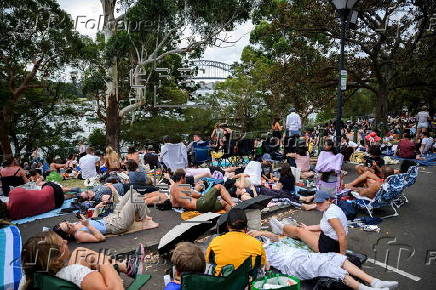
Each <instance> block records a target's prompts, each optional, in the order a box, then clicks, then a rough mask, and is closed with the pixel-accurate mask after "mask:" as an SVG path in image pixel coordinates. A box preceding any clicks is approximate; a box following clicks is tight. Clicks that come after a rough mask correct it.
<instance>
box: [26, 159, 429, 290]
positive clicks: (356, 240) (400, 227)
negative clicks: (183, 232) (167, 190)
mask: <svg viewBox="0 0 436 290" xmlns="http://www.w3.org/2000/svg"><path fill="white" fill-rule="evenodd" d="M346 170H348V171H349V172H352V171H351V167H350V166H349V165H348V166H347V165H346ZM435 173H436V168H435V167H433V168H422V169H420V173H419V177H418V180H417V183H416V184H415V185H413V186H412V187H411V188H409V189H408V191H407V193H408V198H409V203H408V204H407V205H405V206H403V207H402V208H400V210H399V212H400V216H398V217H394V218H391V219H387V220H384V221H383V223H381V224H380V227H381V232H380V233H374V232H364V231H361V230H357V229H351V230H350V233H349V238H348V244H349V248H350V249H351V250H354V251H357V252H361V253H364V254H366V255H368V256H369V258H370V260H372V261H373V263H371V262H367V263H366V264H365V265H364V267H365V270H366V271H367V272H368V273H370V274H372V275H374V276H376V277H379V278H381V279H385V280H389V279H392V280H398V281H400V289H401V290H403V289H404V290H405V289H411V290H412V289H413V290H415V289H420V290H431V289H436V286H435V285H436V226H435V224H434V223H435V220H436V195H435V194H436V189H435V188H436V178H435V176H436V175H435ZM352 178H354V175H353V174H351V173H350V174H349V176H347V177H346V181H349V180H351V179H352ZM384 213H385V212H380V214H381V215H383V214H384ZM152 216H153V217H154V219H155V220H156V221H157V222H159V223H160V225H161V226H160V227H159V228H157V229H153V230H149V231H142V232H138V233H134V234H130V235H125V236H119V237H113V238H110V239H108V240H107V241H105V242H103V243H99V244H86V245H82V246H86V247H89V248H91V249H94V250H99V249H102V248H106V249H112V250H116V251H117V252H119V253H123V252H128V251H130V250H132V249H134V248H135V247H136V245H137V244H138V243H140V242H142V243H144V244H145V245H148V246H150V245H156V243H158V241H159V239H160V238H161V237H162V236H163V235H164V234H165V233H166V232H167V231H168V230H169V229H170V228H172V227H173V226H174V225H176V224H178V223H179V222H180V217H179V214H177V213H175V212H173V211H163V212H162V211H155V210H154V209H153V210H152ZM292 216H293V217H294V218H296V219H297V220H298V221H301V222H303V223H305V224H308V225H309V224H315V223H318V222H319V220H320V218H321V213H319V212H315V211H311V212H303V211H296V212H295V211H294V213H292ZM64 219H67V220H71V221H74V220H75V217H74V216H73V215H65V216H62V217H56V218H52V219H47V220H43V221H36V222H33V223H29V224H25V225H22V226H20V229H21V232H22V236H23V241H25V240H26V239H27V238H28V237H29V236H32V235H33V234H35V233H37V232H38V231H40V230H41V229H42V227H43V226H53V225H54V224H56V223H57V222H59V221H62V220H64ZM76 246H77V244H75V243H72V244H71V245H70V247H71V248H75V247H76ZM376 261H378V262H379V263H382V264H387V265H389V266H392V267H394V268H395V269H393V270H386V268H383V267H382V266H379V265H376V264H374V262H375V263H377V262H376ZM167 268H168V266H167V265H161V264H160V265H153V266H152V267H150V268H149V269H148V272H149V273H150V274H152V276H153V277H152V280H151V281H150V282H149V283H147V285H146V286H147V287H146V288H144V289H161V287H162V285H163V275H164V273H165V271H166V269H167ZM125 281H126V283H129V282H130V279H125Z"/></svg>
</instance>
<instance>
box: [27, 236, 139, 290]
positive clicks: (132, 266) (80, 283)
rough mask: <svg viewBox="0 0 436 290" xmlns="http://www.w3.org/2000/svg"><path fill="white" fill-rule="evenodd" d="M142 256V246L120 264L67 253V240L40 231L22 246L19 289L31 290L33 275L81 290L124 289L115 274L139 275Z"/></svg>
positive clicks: (102, 257) (84, 251)
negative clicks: (59, 281) (50, 278)
mask: <svg viewBox="0 0 436 290" xmlns="http://www.w3.org/2000/svg"><path fill="white" fill-rule="evenodd" d="M144 257H145V254H144V247H143V246H142V245H140V246H139V247H138V248H137V249H136V251H135V253H134V254H133V255H129V256H127V257H126V259H125V260H123V261H121V262H120V261H119V260H118V259H117V260H115V259H112V258H110V257H108V256H105V255H104V254H103V253H97V252H94V251H92V250H89V249H87V248H83V247H78V248H76V249H75V250H74V251H73V252H70V250H69V249H68V245H67V241H66V240H64V239H62V238H61V237H60V236H59V235H57V234H56V233H55V232H53V231H46V232H42V233H39V234H38V235H36V236H33V237H31V238H29V239H28V240H27V242H26V243H25V244H24V246H23V250H22V253H21V262H22V265H23V270H24V274H25V285H24V288H23V289H34V287H33V282H34V281H33V279H34V275H35V274H36V273H41V274H43V275H49V276H55V277H58V278H60V279H63V280H66V281H69V282H72V283H74V284H75V285H76V286H77V287H79V289H84V290H88V289H89V290H90V289H114V290H117V289H124V286H123V281H122V279H121V277H120V275H119V273H120V272H121V273H124V274H126V275H128V276H130V277H132V278H134V277H136V276H137V275H141V274H143V272H144Z"/></svg>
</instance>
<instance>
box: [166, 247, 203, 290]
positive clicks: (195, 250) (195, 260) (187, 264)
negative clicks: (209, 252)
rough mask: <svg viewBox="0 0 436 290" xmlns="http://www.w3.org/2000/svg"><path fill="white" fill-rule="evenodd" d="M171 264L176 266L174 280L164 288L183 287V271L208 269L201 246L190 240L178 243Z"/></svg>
mask: <svg viewBox="0 0 436 290" xmlns="http://www.w3.org/2000/svg"><path fill="white" fill-rule="evenodd" d="M171 264H173V266H174V268H173V269H174V272H173V274H174V277H173V281H171V282H170V283H168V284H167V285H166V287H165V289H164V290H180V289H182V285H181V284H180V283H181V278H182V273H200V274H203V273H204V271H205V270H206V260H205V258H204V254H203V251H202V250H201V248H200V247H199V246H197V245H195V244H193V243H190V242H182V243H178V244H177V246H176V248H175V249H174V252H173V254H172V255H171Z"/></svg>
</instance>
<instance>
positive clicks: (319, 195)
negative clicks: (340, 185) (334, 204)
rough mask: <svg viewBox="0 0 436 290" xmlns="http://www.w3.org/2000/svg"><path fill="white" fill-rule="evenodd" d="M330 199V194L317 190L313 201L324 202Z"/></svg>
mask: <svg viewBox="0 0 436 290" xmlns="http://www.w3.org/2000/svg"><path fill="white" fill-rule="evenodd" d="M329 199H330V194H328V192H326V191H322V190H318V191H317V192H316V194H315V198H314V199H313V202H324V201H326V200H329Z"/></svg>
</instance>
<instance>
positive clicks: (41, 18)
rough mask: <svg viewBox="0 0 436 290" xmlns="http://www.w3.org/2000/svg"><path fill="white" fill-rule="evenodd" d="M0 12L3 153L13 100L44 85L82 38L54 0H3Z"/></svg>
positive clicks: (80, 45)
mask: <svg viewBox="0 0 436 290" xmlns="http://www.w3.org/2000/svg"><path fill="white" fill-rule="evenodd" d="M0 13H1V14H0V18H1V19H2V21H1V26H2V27H1V30H0V31H1V32H0V53H1V54H0V75H1V78H2V79H4V80H6V82H0V85H1V86H2V92H3V93H4V95H3V96H2V98H3V100H2V103H1V105H0V106H1V111H0V121H1V126H0V139H1V140H0V141H1V148H2V151H3V154H4V157H7V156H10V155H12V149H11V144H10V140H9V134H10V132H11V129H12V128H13V126H14V124H13V119H14V115H15V114H17V113H19V112H17V110H16V105H17V103H18V102H19V101H20V99H21V98H23V97H24V93H25V92H26V91H27V90H29V89H35V88H42V87H44V85H45V84H47V79H48V78H49V77H50V76H53V74H54V72H56V71H57V70H59V69H60V68H62V67H63V66H64V65H66V64H69V63H72V62H73V61H74V60H75V59H77V58H79V56H80V55H81V49H82V48H83V42H82V39H81V37H80V36H79V35H78V34H77V33H76V32H74V31H73V24H72V22H71V21H69V18H68V15H67V14H66V12H65V11H63V10H61V9H60V8H59V4H58V3H56V1H54V0H23V1H11V0H6V1H2V2H1V4H0Z"/></svg>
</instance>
